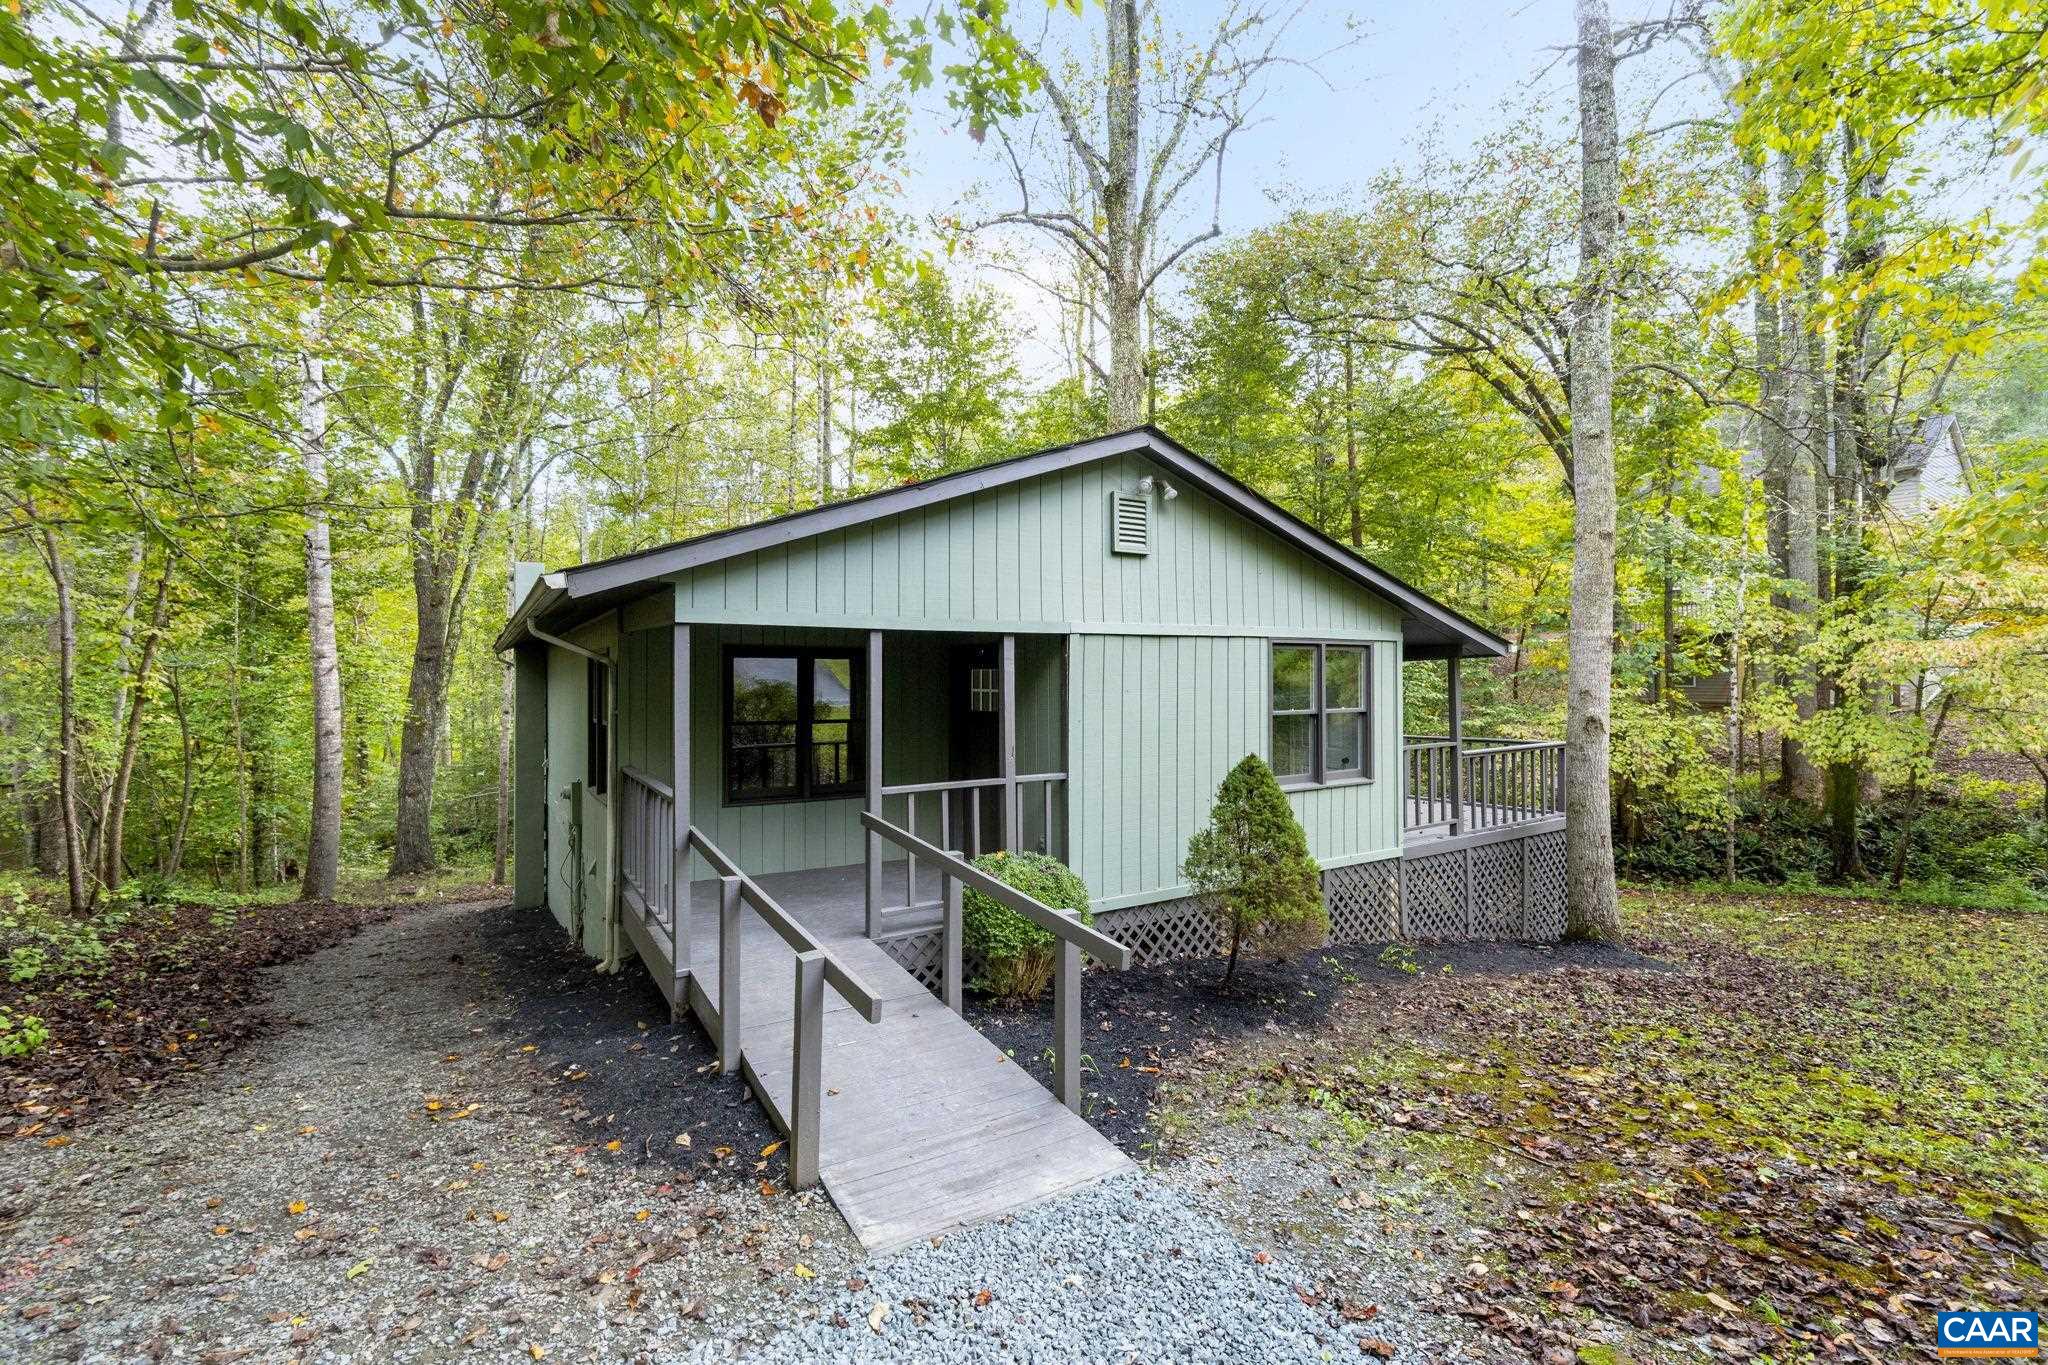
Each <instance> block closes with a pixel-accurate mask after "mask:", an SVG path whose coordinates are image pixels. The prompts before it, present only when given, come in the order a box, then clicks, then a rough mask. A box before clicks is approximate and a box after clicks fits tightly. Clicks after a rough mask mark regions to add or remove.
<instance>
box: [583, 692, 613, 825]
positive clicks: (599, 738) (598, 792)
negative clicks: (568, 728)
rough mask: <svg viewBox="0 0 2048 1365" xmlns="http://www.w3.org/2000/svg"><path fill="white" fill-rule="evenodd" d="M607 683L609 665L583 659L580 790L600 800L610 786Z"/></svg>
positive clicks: (610, 750) (609, 733)
mask: <svg viewBox="0 0 2048 1365" xmlns="http://www.w3.org/2000/svg"><path fill="white" fill-rule="evenodd" d="M611 683H612V670H611V666H610V665H609V664H606V663H603V662H601V661H599V660H597V659H585V660H584V661H583V712H584V716H583V720H584V725H583V748H584V755H583V790H584V791H585V792H587V793H589V794H590V795H591V796H593V797H595V798H596V799H598V800H600V801H602V800H604V799H605V797H606V795H607V794H608V793H609V792H610V790H611V785H612V782H611V778H612V695H611Z"/></svg>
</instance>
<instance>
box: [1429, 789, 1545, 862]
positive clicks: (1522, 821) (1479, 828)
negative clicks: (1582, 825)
mask: <svg viewBox="0 0 2048 1365" xmlns="http://www.w3.org/2000/svg"><path fill="white" fill-rule="evenodd" d="M1405 800H1406V803H1407V811H1406V813H1405V814H1406V818H1405V820H1404V822H1403V824H1402V828H1401V844H1402V847H1403V848H1404V849H1407V850H1409V851H1410V852H1413V851H1414V850H1415V849H1417V848H1418V847H1419V846H1421V845H1424V844H1432V843H1436V842H1438V841H1440V840H1443V839H1449V838H1452V837H1454V836H1453V835H1452V834H1451V821H1450V803H1449V802H1447V801H1437V802H1434V803H1429V802H1424V801H1422V800H1421V799H1419V798H1417V797H1413V796H1410V797H1407V798H1405ZM1464 804H1465V821H1464V824H1463V826H1462V827H1461V828H1460V829H1459V831H1458V833H1459V835H1469V834H1490V833H1493V832H1495V831H1502V832H1505V831H1510V830H1513V831H1517V832H1522V833H1526V832H1527V827H1528V826H1531V825H1544V824H1551V823H1553V822H1556V821H1561V820H1563V819H1564V812H1562V811H1558V810H1552V809H1549V808H1547V807H1544V806H1538V805H1532V804H1528V803H1520V802H1506V801H1478V800H1473V799H1471V798H1467V799H1466V801H1465V803H1464Z"/></svg>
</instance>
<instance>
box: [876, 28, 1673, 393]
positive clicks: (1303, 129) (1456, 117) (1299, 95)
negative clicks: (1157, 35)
mask: <svg viewBox="0 0 2048 1365" xmlns="http://www.w3.org/2000/svg"><path fill="white" fill-rule="evenodd" d="M1284 2H1285V0H1282V3H1283V4H1284ZM1161 3H1162V4H1163V5H1164V7H1165V8H1166V10H1167V12H1168V13H1169V14H1170V15H1171V16H1172V18H1171V20H1170V22H1171V24H1172V25H1173V26H1174V27H1175V28H1176V29H1178V30H1179V31H1180V32H1181V33H1183V34H1185V35H1186V36H1187V37H1188V38H1190V39H1191V40H1192V39H1196V38H1200V37H1205V36H1206V35H1207V33H1208V32H1209V31H1210V29H1211V28H1212V27H1213V25H1214V22H1215V19H1216V17H1217V15H1218V14H1219V13H1220V12H1221V10H1222V9H1223V6H1222V5H1221V4H1220V3H1217V0H1187V2H1186V3H1173V0H1161ZM1012 11H1013V13H1014V14H1017V15H1019V16H1022V15H1025V14H1031V15H1033V16H1034V18H1035V16H1036V14H1037V8H1036V4H1035V3H1034V0H1013V4H1012ZM1282 12H1283V13H1284V9H1283V11H1282ZM1625 15H1626V11H1622V12H1620V13H1618V14H1617V19H1620V18H1623V17H1625ZM1045 22H1046V23H1047V24H1048V25H1049V26H1050V30H1051V34H1052V37H1053V40H1054V41H1053V42H1052V43H1051V44H1048V46H1050V47H1054V48H1057V47H1058V46H1059V44H1060V43H1061V42H1064V43H1066V44H1067V45H1068V46H1069V47H1071V48H1074V49H1076V50H1083V51H1085V50H1086V46H1085V45H1086V44H1088V43H1089V42H1091V41H1099V38H1098V35H1099V34H1100V32H1101V27H1102V10H1101V7H1100V5H1099V3H1094V2H1093V0H1091V2H1090V3H1088V4H1087V5H1086V7H1085V8H1084V10H1083V12H1082V15H1081V16H1080V17H1079V18H1078V19H1076V18H1073V17H1071V16H1070V15H1068V14H1067V13H1066V11H1065V9H1064V7H1062V8H1060V9H1059V10H1057V11H1054V12H1048V15H1047V18H1046V20H1045ZM1019 26H1020V29H1021V28H1023V27H1024V25H1023V23H1022V21H1021V20H1020V25H1019ZM1572 40H1573V18H1572V5H1571V0H1507V2H1505V3H1487V0H1442V2H1441V3H1429V0H1423V2H1422V3H1409V4H1399V3H1384V2H1381V3H1374V2H1373V0H1361V3H1358V4H1353V5H1345V4H1338V3H1328V2H1327V0H1308V3H1307V4H1306V5H1305V6H1304V8H1303V9H1302V11H1301V13H1300V15H1299V16H1298V17H1297V18H1296V19H1295V21H1294V23H1293V26H1292V27H1291V28H1290V29H1289V32H1288V37H1287V40H1286V41H1285V43H1284V47H1283V50H1285V51H1287V52H1288V53H1290V54H1291V55H1294V56H1297V57H1303V58H1313V59H1315V60H1314V63H1313V65H1314V70H1313V71H1312V72H1311V71H1301V70H1293V69H1283V70H1281V71H1279V72H1277V73H1276V74H1275V75H1274V76H1273V77H1272V78H1271V79H1270V80H1269V82H1268V87H1267V94H1266V97H1265V101H1264V103H1263V105H1262V106H1261V110H1260V118H1261V122H1260V123H1259V125H1258V126H1256V127H1254V128H1252V129H1250V130H1249V131H1247V132H1246V133H1245V134H1243V135H1241V136H1240V138H1239V139H1238V140H1237V141H1235V142H1234V143H1233V144H1232V150H1231V155H1230V159H1229V163H1228V165H1227V166H1226V169H1225V181H1224V188H1223V214H1222V218H1223V228H1224V231H1225V232H1226V233H1232V232H1238V231H1242V230H1244V229H1247V228H1250V227H1254V226H1256V225H1258V224H1259V223H1262V222H1265V221H1267V220H1269V219H1270V218H1273V217H1275V216H1277V214H1278V210H1277V209H1276V208H1275V202H1274V197H1275V196H1276V195H1296V196H1300V195H1306V196H1309V197H1316V198H1322V197H1329V196H1341V195H1342V194H1344V193H1345V192H1346V191H1348V190H1350V189H1352V188H1355V187H1357V186H1360V185H1363V184H1364V183H1365V182H1366V181H1368V180H1369V179H1370V178H1371V177H1372V176H1373V175H1374V174H1375V173H1376V172H1378V171H1381V170H1383V169H1386V168H1387V167H1389V166H1392V165H1395V164H1397V163H1399V162H1400V161H1401V160H1403V159H1404V157H1406V156H1408V155H1410V154H1412V152H1413V149H1414V147H1415V145H1416V143H1417V140H1418V139H1419V138H1420V137H1422V136H1423V135H1425V134H1430V135H1433V136H1434V137H1435V138H1436V139H1437V140H1438V141H1439V143H1440V144H1441V145H1442V147H1443V148H1444V149H1445V150H1446V151H1450V152H1453V153H1455V152H1457V151H1460V150H1462V149H1464V148H1466V147H1468V146H1469V145H1470V144H1471V143H1472V142H1473V141H1474V140H1475V139H1476V138H1477V137H1478V136H1479V135H1480V134H1481V133H1483V132H1484V131H1486V130H1487V129H1489V128H1493V127H1498V126H1500V124H1501V123H1502V122H1503V121H1504V114H1503V110H1504V107H1511V108H1513V109H1516V110H1520V109H1525V108H1527V107H1529V106H1530V105H1532V104H1535V103H1538V102H1543V103H1546V104H1547V106H1548V107H1549V108H1550V109H1551V110H1552V111H1553V112H1554V113H1555V114H1556V115H1557V116H1558V117H1559V118H1561V119H1568V118H1569V117H1570V116H1571V115H1572V113H1573V110H1574V108H1575V101H1574V98H1573V80H1574V72H1573V68H1572V65H1571V62H1570V61H1569V59H1567V58H1564V57H1563V56H1561V54H1560V53H1559V52H1558V51H1557V50H1556V49H1557V48H1559V47H1561V46H1564V45H1568V44H1570V43H1571V42H1572ZM1655 62H1656V59H1654V58H1653V59H1649V63H1650V65H1652V66H1654V65H1655ZM1625 74H1626V73H1625ZM1625 84H1633V85H1635V86H1636V87H1638V88H1639V89H1640V92H1641V94H1642V95H1643V96H1644V97H1647V96H1648V95H1649V94H1650V93H1651V92H1653V91H1654V90H1656V89H1658V88H1659V87H1661V85H1662V84H1663V81H1662V80H1661V79H1659V78H1658V73H1657V72H1656V71H1654V70H1648V71H1645V70H1642V69H1641V68H1640V67H1639V70H1638V71H1637V72H1636V73H1634V74H1633V75H1632V76H1629V78H1628V81H1627V82H1625ZM1688 100H1690V101H1692V102H1693V104H1694V105H1695V106H1697V104H1698V103H1699V102H1700V101H1703V100H1704V101H1709V102H1710V101H1711V100H1712V92H1711V90H1710V89H1708V88H1707V87H1706V85H1705V83H1704V82H1700V81H1695V82H1693V83H1692V84H1691V86H1690V87H1689V88H1681V89H1679V90H1677V91H1674V92H1673V93H1672V94H1670V95H1667V96H1666V97H1665V98H1664V99H1663V100H1662V101H1660V103H1659V108H1658V116H1659V117H1669V116H1671V114H1670V112H1669V111H1672V110H1675V109H1678V108H1679V107H1681V106H1683V105H1685V104H1686V102H1687V101H1688ZM955 120H956V116H955V115H953V114H951V113H950V111H948V110H946V109H945V107H944V100H943V96H942V95H941V94H939V93H938V92H927V93H926V94H925V95H922V96H920V97H919V99H918V100H917V101H916V102H915V103H914V117H913V119H912V123H911V134H910V157H909V165H910V167H911V175H910V181H909V184H908V185H907V187H906V188H907V198H908V201H909V205H910V207H911V208H912V209H913V211H914V212H916V213H917V214H918V215H919V216H920V217H921V218H928V217H930V216H933V215H941V214H946V213H950V212H952V211H954V210H956V209H957V208H958V207H959V206H960V205H961V204H962V202H963V200H965V199H966V197H967V196H969V195H970V194H971V193H972V192H974V191H975V189H976V188H977V186H979V187H980V188H981V189H982V190H983V192H984V194H985V202H986V203H987V204H989V205H990V206H999V205H1002V204H1005V203H1007V202H1008V196H1007V193H1006V189H1007V185H1008V180H1007V175H1006V172H1005V171H1004V168H1003V165H1002V163H1001V161H1000V160H999V159H998V155H997V153H996V150H995V145H994V142H993V140H991V141H990V143H989V144H988V145H986V146H979V147H978V146H976V145H975V143H974V141H973V140H972V139H971V138H970V137H968V135H967V133H966V131H965V129H964V128H963V127H961V126H959V125H958V123H957V122H956V121H955ZM1207 202H1208V201H1207V196H1206V194H1205V195H1203V196H1201V197H1200V198H1199V204H1200V208H1201V212H1202V213H1206V210H1207ZM1009 240H1010V243H1011V245H1013V246H1017V247H1028V245H1029V242H1030V239H1029V238H1028V237H1026V236H1013V237H1012V238H1010V239H1009ZM981 274H982V277H983V278H985V279H986V280H987V281H988V282H989V283H990V284H991V285H993V286H995V287H996V288H998V289H1000V290H1002V291H1003V292H1004V294H1005V295H1007V296H1008V297H1010V298H1011V299H1012V300H1013V301H1014V307H1015V315H1016V317H1017V319H1018V321H1019V323H1020V325H1021V326H1022V327H1023V328H1024V329H1025V331H1026V332H1027V333H1028V334H1029V335H1030V341H1029V343H1028V344H1027V346H1026V347H1025V362H1026V367H1027V370H1028V371H1032V372H1034V373H1032V376H1031V377H1033V378H1034V379H1042V378H1044V377H1045V372H1046V371H1048V370H1050V369H1052V368H1054V367H1055V366H1056V364H1057V361H1056V359H1055V357H1054V355H1053V353H1052V350H1051V346H1050V344H1049V338H1050V336H1051V335H1052V332H1053V327H1052V317H1053V305H1052V304H1051V301H1050V300H1049V298H1048V297H1047V296H1046V295H1045V294H1044V293H1043V292H1042V291H1039V290H1036V289H1033V288H1032V287H1031V286H1029V285H1028V284H1026V283H1024V282H1022V281H1020V280H1018V279H1016V278H1015V277H1014V276H1011V275H1006V274H1000V273H996V272H988V271H983V272H981Z"/></svg>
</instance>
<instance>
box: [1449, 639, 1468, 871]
mask: <svg viewBox="0 0 2048 1365" xmlns="http://www.w3.org/2000/svg"><path fill="white" fill-rule="evenodd" d="M1451 648H1452V652H1451V657H1450V658H1448V659H1445V660H1444V672H1445V673H1446V674H1448V675H1449V678H1450V700H1451V833H1453V834H1456V833H1458V832H1459V831H1460V830H1462V829H1464V828H1465V685H1464V679H1463V677H1462V676H1461V674H1462V670H1461V669H1460V668H1459V659H1458V655H1457V646H1455V645H1453V646H1452V647H1451Z"/></svg>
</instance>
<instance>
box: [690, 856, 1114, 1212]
mask: <svg viewBox="0 0 2048 1365" xmlns="http://www.w3.org/2000/svg"><path fill="white" fill-rule="evenodd" d="M756 880H757V881H759V882H760V884H761V887H762V889H763V890H765V891H767V892H768V894H769V895H771V896H773V897H774V898H775V899H776V901H777V903H778V904H780V905H781V906H782V907H783V908H784V909H785V910H787V911H788V912H789V913H790V914H791V915H792V916H794V917H795V918H796V919H797V920H798V921H800V922H801V923H802V924H803V925H804V927H805V928H806V929H808V930H809V931H810V932H811V934H812V935H814V936H815V937H816V938H818V939H819V941H820V942H822V943H824V944H826V945H827V946H828V947H829V948H830V949H831V951H832V952H833V953H834V955H836V956H837V957H839V958H840V960H841V961H843V962H845V963H846V965H847V967H848V968H849V969H850V970H852V971H853V972H855V973H856V974H858V975H859V976H860V977H861V979H862V980H864V981H865V982H866V983H867V984H868V986H869V987H870V989H872V990H874V991H875V992H876V993H877V994H879V995H880V996H882V997H883V999H884V1000H885V1001H886V1002H887V1003H886V1005H885V1008H884V1013H883V1016H882V1020H881V1022H880V1023H877V1024H869V1023H868V1022H867V1021H866V1020H864V1019H862V1018H861V1017H860V1016H859V1015H858V1014H856V1013H854V1012H853V1010H852V1009H851V1008H849V1007H847V1006H846V1004H845V1002H844V1001H842V1000H840V999H839V997H838V996H837V994H836V993H834V992H833V991H831V990H829V989H828V990H827V991H826V993H825V998H826V1007H827V1008H826V1013H825V1020H824V1054H823V1059H822V1064H821V1066H820V1073H821V1076H822V1084H823V1088H824V1094H823V1095H822V1096H821V1098H820V1101H819V1109H820V1119H819V1125H818V1175H819V1178H820V1179H821V1180H822V1182H823V1183H824V1186H825V1190H826V1192H827V1193H828V1194H830V1195H831V1196H832V1202H833V1203H834V1204H836V1205H837V1206H838V1208H839V1212H840V1214H841V1215H842V1216H843V1217H844V1218H845V1219H846V1222H847V1225H848V1226H849V1227H851V1228H852V1229H853V1232H854V1235H855V1236H857V1237H858V1238H860V1242H861V1245H862V1246H863V1247H865V1248H867V1249H868V1250H869V1251H883V1250H888V1249H890V1248H893V1247H898V1246H903V1245H905V1244H907V1243H910V1242H914V1241H917V1240H919V1239H921V1238H926V1237H931V1236H935V1235H937V1234H939V1233H942V1232H946V1231H948V1230H950V1229H952V1228H957V1227H962V1226H964V1225H966V1224H968V1223H973V1222H978V1221H980V1220H983V1219H987V1218H997V1217H1001V1216H1002V1215H1004V1214H1006V1213H1011V1212H1014V1211H1015V1210H1017V1209H1020V1208H1023V1207H1025V1206H1027V1205H1030V1204H1033V1203H1036V1202H1038V1201H1039V1200H1042V1199H1045V1198H1048V1197H1050V1196H1052V1195H1055V1194H1059V1193H1061V1192H1063V1191H1065V1190H1070V1189H1074V1188H1077V1187H1079V1186H1082V1185H1086V1184H1090V1183H1092V1182H1094V1181H1097V1180H1100V1179H1102V1178H1103V1177H1105V1176H1109V1175H1114V1174H1116V1173H1117V1172H1119V1171H1123V1170H1126V1169H1129V1167H1130V1164H1131V1163H1130V1161H1129V1159H1128V1158H1126V1157H1125V1156H1124V1155H1123V1153H1122V1152H1120V1151H1118V1150H1117V1148H1116V1146H1115V1144H1113V1143H1111V1142H1110V1141H1109V1140H1108V1139H1106V1138H1104V1137H1103V1136H1102V1135H1101V1134H1099V1133H1097V1132H1096V1131H1095V1130H1094V1129H1093V1128H1091V1127H1089V1126H1088V1124H1087V1123H1086V1122H1085V1121H1084V1120H1083V1119H1081V1118H1080V1117H1079V1116H1078V1115H1076V1114H1074V1113H1073V1112H1071V1111H1070V1110H1068V1109H1067V1108H1066V1106H1064V1105H1062V1104H1061V1103H1060V1102H1059V1101H1058V1100H1056V1099H1054V1098H1053V1095H1052V1092H1051V1091H1049V1090H1047V1089H1046V1088H1045V1087H1044V1086H1042V1085H1040V1084H1039V1083H1038V1082H1037V1081H1036V1080H1034V1079H1032V1077H1031V1075H1030V1073H1028V1072H1027V1071H1025V1070H1024V1068H1022V1067H1020V1066H1018V1065H1017V1064H1016V1063H1015V1062H1013V1061H1011V1060H1010V1059H1009V1058H1008V1057H1007V1056H1005V1055H1004V1054H1003V1052H1002V1050H1001V1049H999V1048H997V1047H996V1046H995V1045H994V1044H993V1043H991V1042H989V1041H988V1039H986V1038H984V1037H983V1036H982V1035H981V1034H980V1033H979V1032H978V1031H976V1029H975V1028H974V1026H973V1025H971V1024H969V1023H968V1022H967V1021H966V1020H964V1019H962V1018H961V1017H960V1016H959V1015H957V1014H954V1013H953V1012H952V1011H951V1010H949V1009H947V1008H946V1007H945V1006H944V1005H943V1004H941V1003H940V1002H939V1000H938V999H937V998H936V997H935V996H933V995H932V993H931V992H930V991H928V990H926V989H925V988H924V986H922V985H921V984H919V982H918V981H917V979H916V978H915V977H913V976H911V975H910V973H909V972H907V971H905V970H904V969H903V968H902V967H900V966H898V965H897V963H896V961H895V960H894V959H893V958H891V957H890V956H889V955H888V954H887V953H884V952H883V951H882V950H881V949H880V948H878V947H876V946H875V945H874V944H873V943H871V942H869V941H868V939H867V938H866V937H865V935H864V933H863V932H862V930H863V927H864V925H863V914H864V911H863V909H862V872H861V869H860V868H858V867H850V868H832V869H826V870H824V871H813V872H798V873H785V874H781V875H771V876H765V877H759V878H756ZM691 902H692V910H693V913H692V934H691V950H692V955H693V958H694V967H695V970H694V971H693V973H692V976H691V989H692V991H693V992H696V993H701V995H702V996H703V998H704V999H705V1000H706V1001H707V1002H708V1003H710V1004H712V1005H714V1006H715V1005H716V1004H717V1003H718V980H717V977H718V968H717V955H718V911H717V903H718V902H717V886H716V883H713V882H700V883H698V884H697V885H696V886H695V887H693V888H692V897H691ZM741 925H742V929H741V955H742V961H743V971H742V982H741V993H740V1016H741V1017H740V1036H741V1040H742V1044H741V1045H742V1049H743V1051H744V1053H745V1056H746V1058H747V1066H746V1073H747V1078H748V1081H749V1083H750V1084H751V1085H752V1086H753V1087H754V1093H755V1095H756V1096H757V1097H759V1098H760V1099H761V1101H762V1102H763V1103H764V1104H765V1105H766V1106H767V1108H768V1110H769V1112H770V1113H771V1114H772V1115H773V1116H774V1118H775V1120H776V1122H777V1123H778V1124H779V1125H781V1126H782V1127H783V1128H784V1129H785V1130H786V1129H787V1127H788V1124H787V1122H786V1118H785V1116H786V1114H787V1112H788V1106H789V1096H790V1049H791V1044H792V1042H793V1029H794V1015H795V997H794V990H793V986H792V977H793V972H794V962H795V955H794V954H793V953H792V952H791V951H790V949H789V947H788V946H787V945H786V944H784V943H783V942H782V940H781V939H780V938H778V937H777V936H776V935H775V933H774V932H773V931H772V930H770V929H769V928H768V927H767V925H765V924H763V923H762V922H761V919H760V917H759V916H758V915H754V914H752V913H747V914H743V915H742V916H741Z"/></svg>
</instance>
